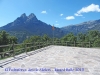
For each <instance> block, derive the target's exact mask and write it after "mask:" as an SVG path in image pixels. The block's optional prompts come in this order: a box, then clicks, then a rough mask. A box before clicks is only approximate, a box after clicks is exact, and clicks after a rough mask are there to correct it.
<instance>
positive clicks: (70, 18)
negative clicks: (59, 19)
mask: <svg viewBox="0 0 100 75" xmlns="http://www.w3.org/2000/svg"><path fill="white" fill-rule="evenodd" d="M65 19H66V20H72V19H75V17H74V16H67V17H66V18H65Z"/></svg>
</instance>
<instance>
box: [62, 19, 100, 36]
mask: <svg viewBox="0 0 100 75" xmlns="http://www.w3.org/2000/svg"><path fill="white" fill-rule="evenodd" d="M61 30H63V31H64V32H66V34H67V33H70V32H72V33H74V34H78V33H86V32H87V31H89V30H98V31H100V19H99V20H94V21H87V22H83V23H80V24H75V25H69V26H65V27H62V28H61Z"/></svg>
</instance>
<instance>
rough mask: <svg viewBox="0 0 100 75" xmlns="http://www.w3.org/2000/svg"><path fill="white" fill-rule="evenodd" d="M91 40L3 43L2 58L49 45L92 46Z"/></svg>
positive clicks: (0, 48) (0, 47)
mask: <svg viewBox="0 0 100 75" xmlns="http://www.w3.org/2000/svg"><path fill="white" fill-rule="evenodd" d="M91 44H92V43H91V42H75V41H74V42H70V41H66V42H62V41H54V42H52V41H46V42H33V43H22V44H10V45H1V46H0V50H3V51H2V52H0V59H4V58H8V57H15V56H16V55H18V54H21V53H26V54H27V52H29V51H33V50H36V49H39V48H42V47H45V46H49V45H62V46H74V47H91Z"/></svg>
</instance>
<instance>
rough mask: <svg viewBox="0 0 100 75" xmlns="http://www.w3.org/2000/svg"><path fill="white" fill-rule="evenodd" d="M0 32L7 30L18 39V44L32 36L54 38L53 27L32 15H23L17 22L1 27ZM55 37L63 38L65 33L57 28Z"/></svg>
mask: <svg viewBox="0 0 100 75" xmlns="http://www.w3.org/2000/svg"><path fill="white" fill-rule="evenodd" d="M0 30H5V31H7V32H8V33H10V34H11V35H14V36H16V37H17V38H18V42H22V41H23V40H24V39H26V38H28V37H29V36H32V35H40V36H42V35H44V34H47V35H48V36H50V37H52V34H53V33H52V26H51V25H49V24H46V23H44V22H42V21H40V20H38V19H37V17H36V16H35V15H34V14H33V13H31V14H30V15H29V16H26V14H25V13H24V14H22V15H21V16H20V17H18V18H17V19H16V20H14V21H13V22H11V23H8V24H7V25H5V26H3V27H0ZM54 33H55V37H58V38H60V37H62V36H63V35H64V32H63V31H62V30H61V29H60V28H57V27H55V30H54Z"/></svg>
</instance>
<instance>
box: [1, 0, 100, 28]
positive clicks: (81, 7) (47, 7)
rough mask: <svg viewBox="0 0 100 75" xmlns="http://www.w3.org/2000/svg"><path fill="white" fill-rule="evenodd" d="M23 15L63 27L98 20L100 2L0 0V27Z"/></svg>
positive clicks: (99, 0) (94, 0) (99, 16)
mask: <svg viewBox="0 0 100 75" xmlns="http://www.w3.org/2000/svg"><path fill="white" fill-rule="evenodd" d="M23 13H26V15H27V16H28V15H29V14H30V13H34V14H35V15H36V16H37V18H38V19H39V20H41V21H43V22H45V23H47V24H51V25H53V24H54V26H56V27H63V26H67V25H71V24H78V23H81V22H84V21H89V20H97V19H100V0H0V27H1V26H4V25H6V24H8V23H10V22H13V21H14V20H15V19H16V18H17V17H20V16H21V14H23Z"/></svg>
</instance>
